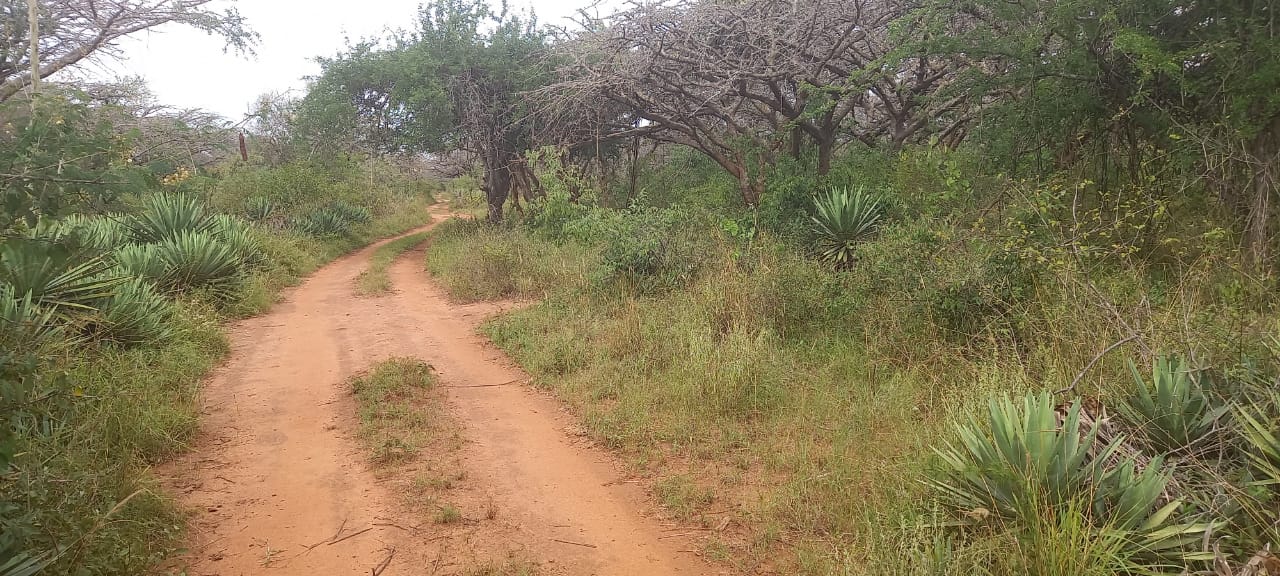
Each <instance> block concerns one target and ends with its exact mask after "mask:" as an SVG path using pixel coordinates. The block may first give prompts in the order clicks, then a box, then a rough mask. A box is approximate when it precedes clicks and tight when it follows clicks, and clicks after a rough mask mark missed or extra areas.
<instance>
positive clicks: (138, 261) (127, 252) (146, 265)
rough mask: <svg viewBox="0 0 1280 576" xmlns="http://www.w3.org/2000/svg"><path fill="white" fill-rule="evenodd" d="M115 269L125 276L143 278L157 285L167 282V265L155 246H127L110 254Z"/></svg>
mask: <svg viewBox="0 0 1280 576" xmlns="http://www.w3.org/2000/svg"><path fill="white" fill-rule="evenodd" d="M111 259H112V260H113V261H115V263H116V266H117V268H118V269H119V271H120V272H121V273H122V275H125V276H133V277H136V278H144V279H146V280H149V281H151V282H154V283H156V284H159V285H162V286H163V285H167V284H168V282H169V264H168V263H167V262H166V261H165V259H164V258H163V257H161V255H160V250H159V248H158V247H157V246H156V245H155V244H129V245H127V246H122V247H120V248H119V249H117V250H116V251H115V252H113V253H112V254H111Z"/></svg>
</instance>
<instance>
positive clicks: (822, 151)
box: [818, 134, 836, 176]
mask: <svg viewBox="0 0 1280 576" xmlns="http://www.w3.org/2000/svg"><path fill="white" fill-rule="evenodd" d="M835 140H836V139H835V134H832V135H831V137H830V138H825V137H824V138H822V139H821V140H818V175H819V176H826V175H827V173H828V172H831V156H832V155H833V154H835V149H836V141H835Z"/></svg>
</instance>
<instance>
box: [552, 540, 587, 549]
mask: <svg viewBox="0 0 1280 576" xmlns="http://www.w3.org/2000/svg"><path fill="white" fill-rule="evenodd" d="M551 541H552V542H559V543H561V544H573V545H574V546H582V547H584V548H595V547H596V545H595V544H586V543H584V542H574V541H572V540H561V539H559V538H552V539H551Z"/></svg>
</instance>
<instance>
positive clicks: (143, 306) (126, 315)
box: [89, 277, 173, 344]
mask: <svg viewBox="0 0 1280 576" xmlns="http://www.w3.org/2000/svg"><path fill="white" fill-rule="evenodd" d="M96 308H97V309H98V314H97V317H96V319H97V321H96V322H95V323H94V324H93V326H92V328H91V329H90V332H89V335H90V336H92V337H94V338H97V339H101V340H109V341H112V342H117V343H121V344H141V343H144V342H150V341H155V340H160V339H163V338H165V337H167V336H169V335H170V334H171V333H172V329H171V328H170V320H171V318H172V316H173V305H172V304H171V303H170V302H169V300H168V299H167V298H165V297H164V295H163V294H161V293H160V292H158V291H157V290H156V289H155V287H154V286H153V285H152V284H151V282H149V281H146V280H143V279H141V278H137V277H134V278H130V279H129V280H127V281H126V282H124V283H123V284H121V285H119V286H116V287H115V289H114V290H113V291H112V294H111V296H109V297H107V298H104V299H102V300H101V301H99V302H98V303H97V304H96Z"/></svg>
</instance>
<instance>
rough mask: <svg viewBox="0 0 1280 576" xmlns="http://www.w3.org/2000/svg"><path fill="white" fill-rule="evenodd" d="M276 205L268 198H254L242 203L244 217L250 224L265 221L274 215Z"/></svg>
mask: <svg viewBox="0 0 1280 576" xmlns="http://www.w3.org/2000/svg"><path fill="white" fill-rule="evenodd" d="M275 211H276V205H275V203H274V202H272V201H271V199H270V198H265V197H262V196H254V197H252V198H249V199H248V200H246V201H245V203H244V217H245V218H248V219H249V220H250V221H252V222H262V221H265V220H267V219H269V218H271V216H272V215H273V214H275Z"/></svg>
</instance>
